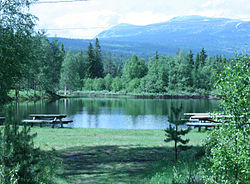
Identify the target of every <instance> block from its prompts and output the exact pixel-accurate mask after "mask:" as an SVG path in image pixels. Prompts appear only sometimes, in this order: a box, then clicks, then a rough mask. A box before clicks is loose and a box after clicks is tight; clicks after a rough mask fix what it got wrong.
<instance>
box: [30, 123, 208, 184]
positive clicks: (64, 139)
mask: <svg viewBox="0 0 250 184" xmlns="http://www.w3.org/2000/svg"><path fill="white" fill-rule="evenodd" d="M32 133H37V137H36V138H35V140H34V143H35V145H36V146H37V147H40V148H41V149H43V150H50V149H52V148H54V149H55V150H56V152H57V156H58V157H59V158H61V159H62V163H63V164H62V168H61V169H60V172H59V174H58V176H59V180H58V183H157V182H158V183H159V181H160V180H164V182H165V183H167V182H168V181H170V180H171V178H172V176H173V172H172V170H173V165H174V164H173V143H165V142H164V141H163V140H164V138H165V135H164V131H163V130H127V129H80V128H79V129H72V128H63V129H61V128H55V129H52V128H49V127H43V128H39V127H35V128H32ZM187 137H188V138H190V145H193V146H194V147H195V149H196V148H197V147H199V146H200V145H201V143H202V140H203V139H204V138H205V137H206V133H205V132H204V131H202V132H198V131H197V130H193V131H191V132H190V133H189V134H188V135H187ZM190 153H191V152H190V151H189V153H188V157H186V156H187V155H186V156H185V152H182V153H181V154H182V156H181V157H180V159H183V158H184V157H185V159H186V158H190V159H191V154H190ZM186 160H187V163H189V162H190V160H189V159H186ZM185 162H186V161H185ZM183 167H184V166H183ZM164 173H165V174H164ZM166 173H167V176H166ZM167 178H168V179H167ZM156 181H157V182H156ZM160 183H161V182H160Z"/></svg>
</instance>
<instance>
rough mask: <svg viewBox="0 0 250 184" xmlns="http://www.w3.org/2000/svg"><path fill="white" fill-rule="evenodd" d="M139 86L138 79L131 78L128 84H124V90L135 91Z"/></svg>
mask: <svg viewBox="0 0 250 184" xmlns="http://www.w3.org/2000/svg"><path fill="white" fill-rule="evenodd" d="M139 86H140V79H138V78H135V79H132V80H131V81H129V83H128V85H126V92H135V91H136V90H137V88H138V87H139Z"/></svg>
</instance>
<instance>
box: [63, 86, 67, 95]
mask: <svg viewBox="0 0 250 184" xmlns="http://www.w3.org/2000/svg"><path fill="white" fill-rule="evenodd" d="M64 95H67V87H66V86H65V87H64Z"/></svg>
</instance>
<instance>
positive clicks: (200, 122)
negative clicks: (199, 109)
mask: <svg viewBox="0 0 250 184" xmlns="http://www.w3.org/2000/svg"><path fill="white" fill-rule="evenodd" d="M184 115H185V116H190V118H189V119H187V121H188V123H186V125H187V126H193V127H194V128H196V127H198V130H199V131H201V127H205V128H206V129H208V128H211V127H214V128H215V127H219V125H221V124H220V123H219V122H217V121H215V120H214V119H213V116H214V115H215V114H213V113H184ZM218 116H221V115H217V117H218ZM221 117H222V116H221Z"/></svg>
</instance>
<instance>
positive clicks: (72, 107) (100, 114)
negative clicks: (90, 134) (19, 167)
mask: <svg viewBox="0 0 250 184" xmlns="http://www.w3.org/2000/svg"><path fill="white" fill-rule="evenodd" d="M181 104H182V106H183V112H182V113H181V114H183V113H185V112H212V111H214V110H218V101H215V100H198V99H185V100H184V99H130V98H69V99H60V100H57V101H54V102H47V101H36V102H24V103H15V104H14V105H13V106H14V107H15V108H14V109H15V110H14V111H15V112H14V114H15V115H16V118H17V119H19V120H21V119H24V118H28V115H29V114H31V113H44V114H45V113H48V114H49V113H61V114H67V115H68V118H69V119H73V120H74V123H73V124H71V125H69V126H72V127H84V128H139V129H141V128H142V129H143V128H166V126H167V125H168V117H169V116H170V115H171V106H180V105H181ZM182 118H183V117H182Z"/></svg>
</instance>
